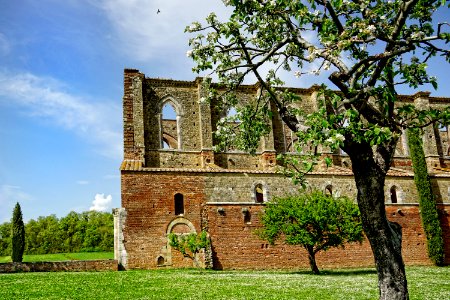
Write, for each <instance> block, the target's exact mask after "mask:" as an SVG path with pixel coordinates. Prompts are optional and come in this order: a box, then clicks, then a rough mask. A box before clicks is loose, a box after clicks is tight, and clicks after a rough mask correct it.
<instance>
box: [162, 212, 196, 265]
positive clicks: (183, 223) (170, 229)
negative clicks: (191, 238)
mask: <svg viewBox="0 0 450 300" xmlns="http://www.w3.org/2000/svg"><path fill="white" fill-rule="evenodd" d="M177 228H183V230H182V231H188V232H185V233H195V234H197V230H195V226H194V224H192V222H191V221H189V220H188V219H186V218H184V217H177V218H175V219H173V220H172V221H171V222H170V223H169V225H167V230H166V237H168V236H169V234H171V233H177V231H179V230H176V229H177ZM177 234H183V233H177ZM166 249H167V250H166V264H167V265H172V247H171V246H170V243H169V238H167V244H166Z"/></svg>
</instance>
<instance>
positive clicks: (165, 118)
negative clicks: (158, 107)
mask: <svg viewBox="0 0 450 300" xmlns="http://www.w3.org/2000/svg"><path fill="white" fill-rule="evenodd" d="M161 148H163V149H178V120H177V113H176V111H175V108H174V106H173V105H172V103H170V102H166V104H164V106H163V108H162V120H161Z"/></svg>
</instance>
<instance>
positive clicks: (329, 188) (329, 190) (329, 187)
mask: <svg viewBox="0 0 450 300" xmlns="http://www.w3.org/2000/svg"><path fill="white" fill-rule="evenodd" d="M325 195H328V196H333V186H332V185H331V184H329V185H327V186H326V187H325Z"/></svg>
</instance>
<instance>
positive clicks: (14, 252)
mask: <svg viewBox="0 0 450 300" xmlns="http://www.w3.org/2000/svg"><path fill="white" fill-rule="evenodd" d="M24 250H25V225H24V224H23V218H22V210H21V209H20V204H19V202H17V203H16V206H15V207H14V211H13V218H12V222H11V260H12V261H13V262H22V259H23V251H24Z"/></svg>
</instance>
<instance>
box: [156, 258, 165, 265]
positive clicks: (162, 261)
mask: <svg viewBox="0 0 450 300" xmlns="http://www.w3.org/2000/svg"><path fill="white" fill-rule="evenodd" d="M164 262H165V261H164V257H162V256H160V257H158V261H157V264H158V267H162V266H164Z"/></svg>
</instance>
